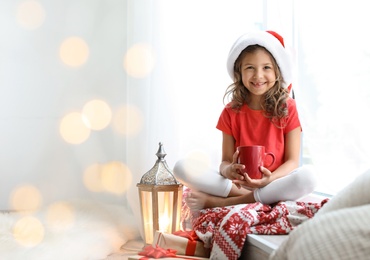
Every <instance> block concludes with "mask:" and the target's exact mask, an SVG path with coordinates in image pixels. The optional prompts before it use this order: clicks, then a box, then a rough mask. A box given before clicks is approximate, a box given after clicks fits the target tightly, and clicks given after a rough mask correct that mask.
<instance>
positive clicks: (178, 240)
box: [153, 230, 210, 258]
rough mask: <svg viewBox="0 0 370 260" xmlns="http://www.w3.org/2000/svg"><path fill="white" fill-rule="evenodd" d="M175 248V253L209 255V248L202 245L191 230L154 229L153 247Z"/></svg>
mask: <svg viewBox="0 0 370 260" xmlns="http://www.w3.org/2000/svg"><path fill="white" fill-rule="evenodd" d="M154 246H159V247H161V248H164V249H172V250H176V252H177V253H176V254H177V255H186V256H199V257H207V258H208V257H209V255H210V250H209V249H208V248H205V247H204V243H203V242H202V241H201V240H199V238H198V236H197V235H196V233H195V232H194V231H193V230H191V231H176V232H174V233H173V234H168V233H163V232H160V231H156V233H155V235H154V240H153V247H154Z"/></svg>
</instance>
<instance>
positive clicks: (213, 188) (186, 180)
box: [173, 159, 316, 204]
mask: <svg viewBox="0 0 370 260" xmlns="http://www.w3.org/2000/svg"><path fill="white" fill-rule="evenodd" d="M173 172H174V174H175V177H176V178H177V179H178V180H179V181H180V182H181V183H182V184H184V185H185V186H187V187H189V188H190V189H194V190H198V191H202V192H205V193H208V194H211V195H214V196H219V197H227V196H228V195H229V193H230V190H231V187H232V185H233V183H232V181H231V180H229V179H227V178H225V177H223V176H221V175H220V173H219V171H217V170H214V169H209V168H208V167H206V166H204V165H203V164H202V163H201V162H199V161H197V160H190V159H188V160H181V161H178V162H177V163H176V164H175V167H174V169H173ZM315 186H316V178H315V175H314V171H313V168H312V167H311V166H302V167H299V168H297V169H295V170H294V171H292V172H291V173H289V174H288V175H287V176H284V177H282V178H279V179H277V180H275V181H273V182H271V183H270V184H269V185H267V186H265V187H263V188H259V189H254V191H253V194H254V199H255V200H256V201H257V202H261V203H263V204H272V203H275V202H278V201H281V200H285V201H286V200H290V201H294V200H297V199H299V198H301V197H303V196H305V195H308V194H309V193H311V192H312V191H314V189H315Z"/></svg>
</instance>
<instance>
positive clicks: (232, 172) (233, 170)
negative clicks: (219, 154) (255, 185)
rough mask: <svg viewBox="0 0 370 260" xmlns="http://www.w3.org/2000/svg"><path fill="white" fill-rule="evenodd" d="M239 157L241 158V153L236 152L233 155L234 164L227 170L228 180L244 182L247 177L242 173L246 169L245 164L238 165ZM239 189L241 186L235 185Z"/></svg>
mask: <svg viewBox="0 0 370 260" xmlns="http://www.w3.org/2000/svg"><path fill="white" fill-rule="evenodd" d="M238 156H239V151H238V150H236V152H235V153H234V155H233V161H232V163H231V164H230V165H229V166H228V167H227V169H226V174H224V175H226V176H224V177H226V178H228V179H230V180H232V181H233V182H234V181H244V179H245V177H244V174H243V173H242V170H243V169H244V168H245V166H244V165H243V164H239V163H238ZM234 183H235V182H234ZM235 184H236V186H238V188H240V185H238V184H237V183H235Z"/></svg>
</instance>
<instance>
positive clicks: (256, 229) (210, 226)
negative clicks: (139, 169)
mask: <svg viewBox="0 0 370 260" xmlns="http://www.w3.org/2000/svg"><path fill="white" fill-rule="evenodd" d="M327 201H328V199H325V200H323V201H322V202H321V203H312V202H298V201H285V202H279V203H278V204H276V205H275V206H269V205H263V204H261V203H259V202H257V203H251V204H239V205H235V206H229V207H216V208H208V209H203V210H200V211H196V212H191V222H192V228H193V229H194V231H195V232H196V234H197V235H198V237H199V238H200V239H201V240H202V241H203V242H204V246H205V247H206V248H211V256H210V259H229V260H232V259H238V257H240V255H241V252H242V248H243V245H244V242H245V240H246V236H247V234H261V235H262V234H263V235H283V234H288V233H289V232H291V231H292V230H293V229H294V227H296V226H297V225H299V224H300V223H302V222H303V221H305V220H307V219H309V218H312V217H313V216H314V215H315V213H316V212H317V211H318V210H319V209H320V208H321V207H322V206H323V205H324V204H325V203H326V202H327ZM183 212H184V207H183Z"/></svg>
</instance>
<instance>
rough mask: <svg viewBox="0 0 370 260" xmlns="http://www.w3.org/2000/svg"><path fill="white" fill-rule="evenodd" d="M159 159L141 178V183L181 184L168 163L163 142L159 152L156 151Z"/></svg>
mask: <svg viewBox="0 0 370 260" xmlns="http://www.w3.org/2000/svg"><path fill="white" fill-rule="evenodd" d="M156 155H157V157H158V159H157V161H156V163H155V165H154V166H153V167H152V168H151V169H150V170H149V171H148V172H147V173H145V174H144V175H143V176H142V177H141V180H140V183H141V184H149V185H176V184H180V183H179V182H178V181H177V180H176V178H175V176H174V175H173V173H172V171H171V170H170V168H169V167H168V165H167V162H166V160H165V159H164V157H165V156H166V155H167V154H166V152H165V151H164V148H163V143H162V142H160V143H159V148H158V152H157V153H156Z"/></svg>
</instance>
